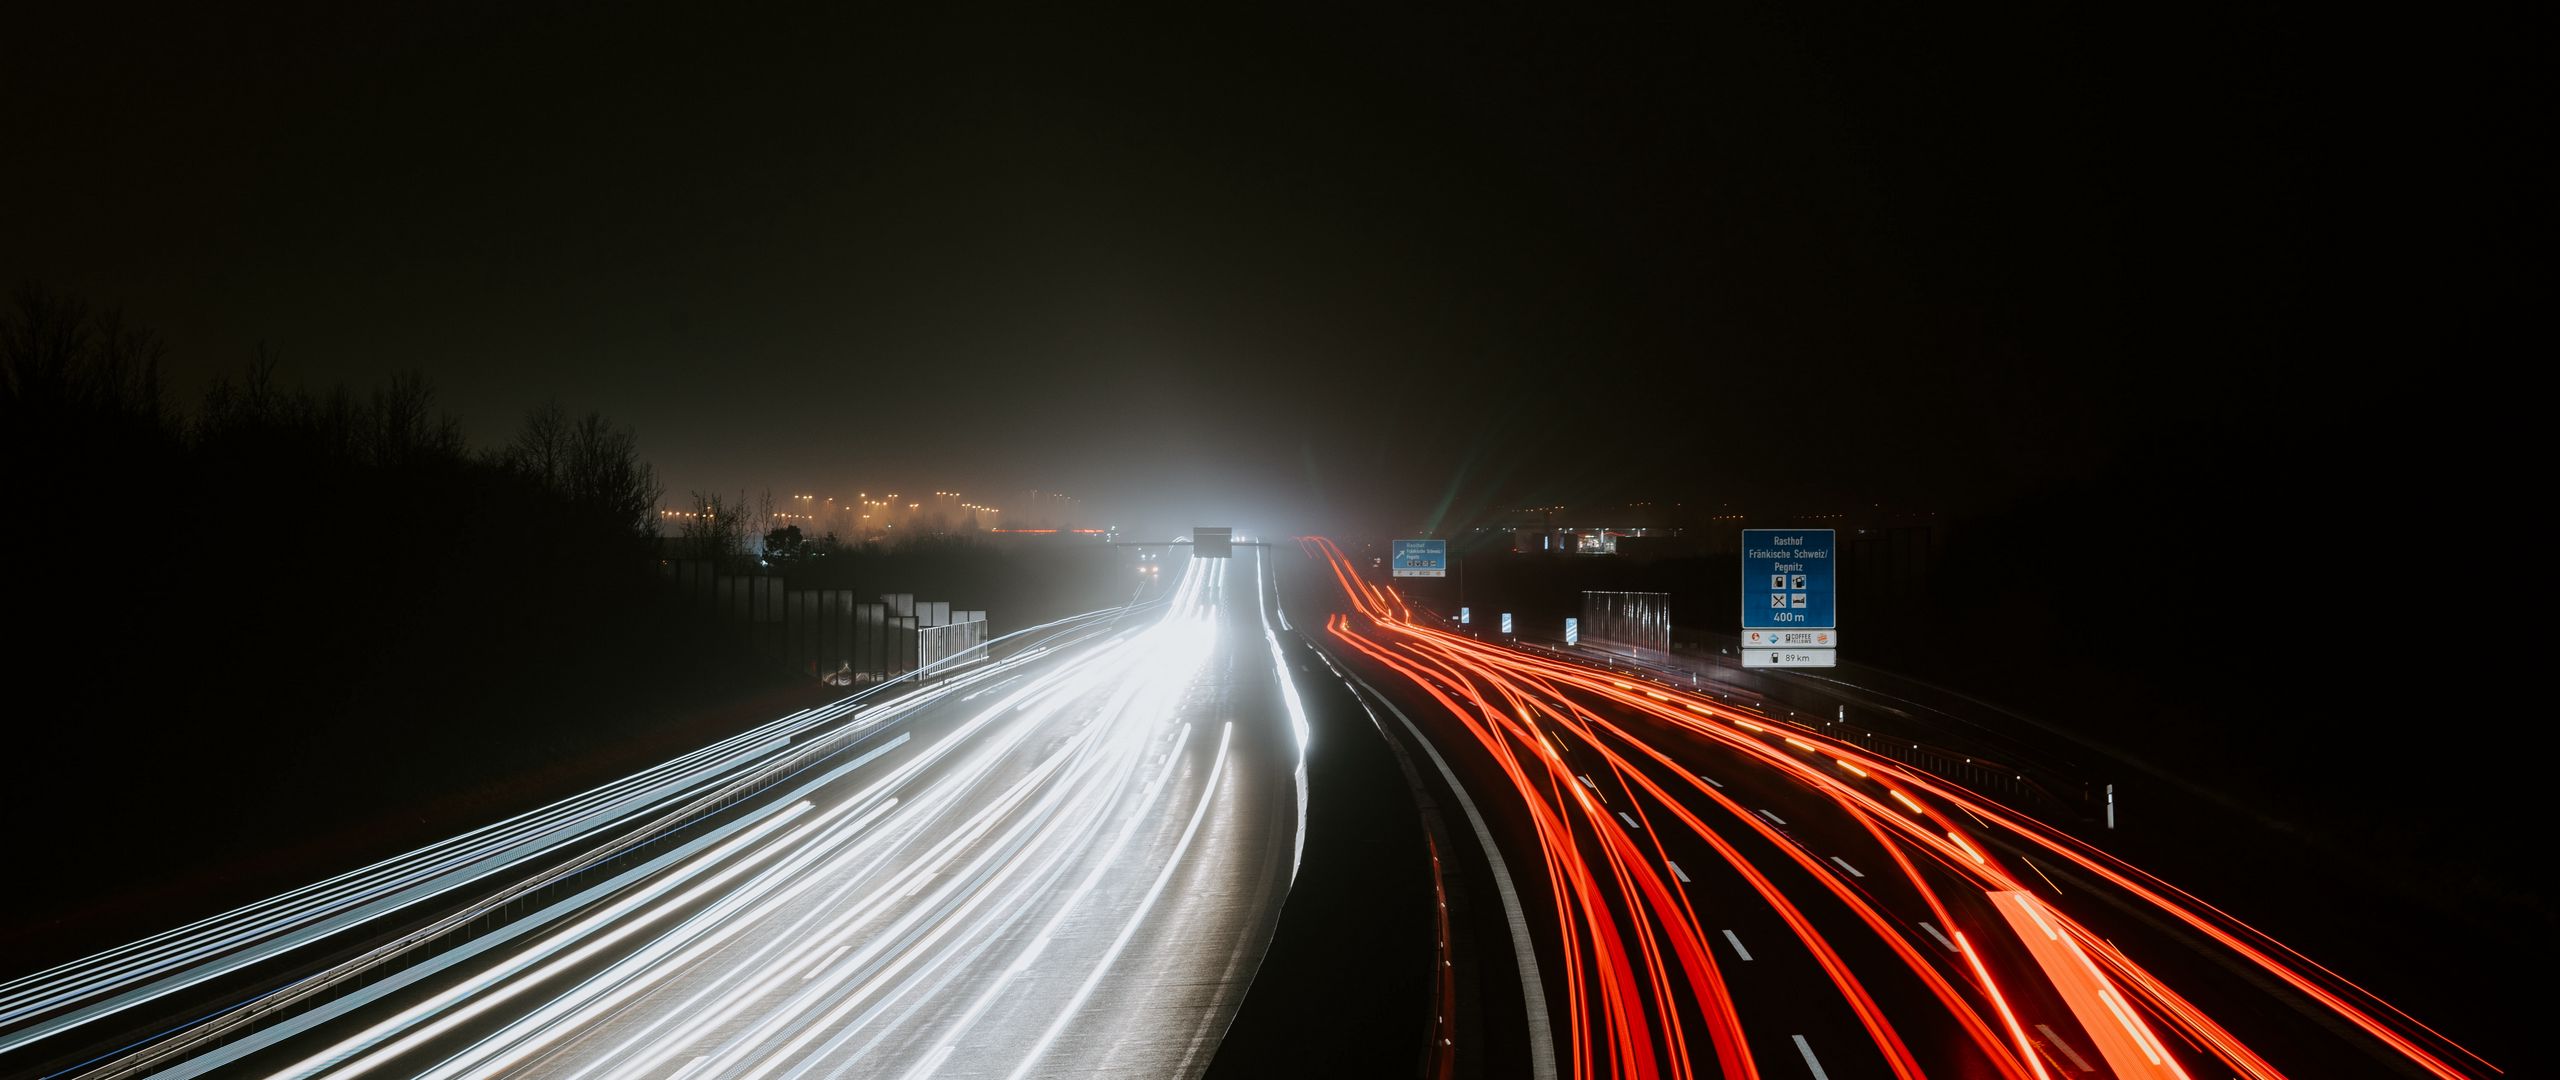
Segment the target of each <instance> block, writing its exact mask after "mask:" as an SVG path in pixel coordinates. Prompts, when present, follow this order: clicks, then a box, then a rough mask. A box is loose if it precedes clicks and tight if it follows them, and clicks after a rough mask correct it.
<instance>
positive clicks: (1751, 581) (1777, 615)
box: [1742, 529, 1840, 668]
mask: <svg viewBox="0 0 2560 1080" xmlns="http://www.w3.org/2000/svg"><path fill="white" fill-rule="evenodd" d="M1838 552H1839V532H1838V531H1837V530H1834V529H1744V530H1742V666H1744V667H1746V668H1787V667H1836V666H1838V665H1839V655H1840V653H1839V649H1840V619H1839V594H1838V581H1839V578H1838V575H1837V574H1836V573H1835V572H1834V571H1835V568H1836V566H1837V563H1838V559H1837V558H1836V556H1837V555H1838Z"/></svg>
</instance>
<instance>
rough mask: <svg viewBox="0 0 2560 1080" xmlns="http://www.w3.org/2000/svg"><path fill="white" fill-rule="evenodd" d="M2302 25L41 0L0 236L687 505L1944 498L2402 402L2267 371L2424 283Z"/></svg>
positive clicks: (178, 343)
mask: <svg viewBox="0 0 2560 1080" xmlns="http://www.w3.org/2000/svg"><path fill="white" fill-rule="evenodd" d="M47 19H50V20H58V21H53V22H46V21H43V20H47ZM2313 41H2314V39H2313V38H2312V36H2311V31H2310V30H2308V29H2307V28H2304V27H2301V26H2299V25H2297V24H2295V23H2294V22H2292V21H2290V20H2287V19H2283V18H2279V17H2276V16H2274V15H2271V14H2250V13H2230V14H2228V15H2225V16H2220V17H2218V20H2217V23H2216V26H2215V33H2214V34H2212V35H2200V34H2194V33H2191V32H2189V30H2188V29H2187V28H2185V27H2182V26H2180V25H2177V24H2175V23H2173V22H2169V21H2166V20H2163V21H2160V22H2155V23H2149V24H2140V25H2115V24H2111V23H2109V22H2107V21H2105V20H2104V19H2103V18H2101V17H2098V16H2083V15H2076V14H2070V13H2043V14H2042V15H2040V16H2039V17H2038V18H2037V19H2032V20H2022V19H2015V18H2010V17H2005V16H2003V17H1992V16H1979V17H1974V16H1964V15H1958V14H1951V13H1929V14H1925V15H1924V14H1921V13H1911V14H1908V15H1880V16H1872V17H1868V18H1864V19H1849V18H1835V17H1828V16H1821V15H1808V14H1801V13H1781V14H1777V15H1775V16H1771V17H1753V18H1744V17H1738V16H1732V15H1717V14H1710V13H1699V12H1689V13H1683V14H1678V15H1659V16H1654V17H1636V16H1629V17H1627V18H1625V19H1623V20H1605V19H1603V20H1579V19H1566V20H1562V21H1560V22H1558V23H1556V24H1554V25H1549V24H1546V23H1543V22H1540V21H1537V20H1528V19H1505V18H1492V19H1484V20H1478V21H1474V22H1470V23H1467V24H1461V25H1452V24H1447V23H1444V22H1441V21H1436V20H1419V19H1417V20H1406V19H1399V18H1394V17H1378V18H1371V19H1364V20H1363V21H1362V22H1361V23H1360V24H1358V28H1357V30H1356V32H1354V31H1352V30H1351V29H1350V28H1348V27H1344V26H1337V25H1334V24H1333V23H1332V22H1331V21H1330V20H1328V19H1326V18H1324V17H1322V16H1319V15H1294V16H1292V15H1278V16H1272V17H1269V18H1257V17H1253V16H1241V15H1240V16H1235V18H1234V22H1233V23H1232V24H1230V25H1215V26H1197V25H1194V26H1182V27H1174V26H1169V25H1158V24H1142V23H1137V22H1131V23H1127V24H1118V25H1114V24H1110V23H1108V22H1107V21H1104V20H1072V21H1070V22H1069V23H1067V24H1065V25H1040V24H1036V23H1030V22H1023V21H1006V22H1001V23H998V22H994V21H989V22H987V23H983V24H978V25H965V24H964V25H957V26H908V25H891V24H888V23H884V22H881V21H877V20H872V19H868V18H852V17H847V18H841V19H837V20H832V21H821V22H813V23H803V22H797V21H794V22H786V23H776V24H772V25H768V26H763V27H758V28H754V29H752V30H748V31H745V32H740V33H726V32H713V31H711V29H710V28H709V27H708V26H706V25H704V24H701V23H698V22H697V21H696V20H694V19H692V18H689V17H674V18H665V19H649V18H642V17H623V18H617V19H614V20H610V21H604V22H589V21H582V20H578V19H574V18H569V17H545V16H526V15H521V14H517V13H512V12H501V11H491V12H485V13H482V14H480V15H478V16H461V17H452V18H446V19H438V20H420V19H393V18H387V17H383V16H379V15H373V14H367V13H359V12H350V11H328V12H304V13H299V14H297V15H295V16H293V17H289V18H288V17H266V18H259V17H249V18H241V17H237V16H235V15H233V14H231V13H222V14H215V13H212V12H205V11H198V10H185V9H182V10H179V11H176V12H171V13H166V14H164V15H161V16H158V17H155V18H151V19H148V20H128V21H120V22H117V23H116V24H114V25H113V26H109V25H107V24H106V23H104V22H103V21H101V20H100V18H99V17H98V16H94V15H84V14H80V13H73V12H67V11H66V12H55V13H51V14H48V15H46V16H42V17H40V18H39V19H38V20H36V21H33V22H29V23H27V24H24V25H22V27H21V32H18V33H14V34H12V35H11V43H10V44H7V45H0V50H6V51H5V53H0V56H5V59H6V62H5V63H0V70H5V72H6V74H0V79H6V80H7V82H6V84H5V85H6V93H5V95H0V100H5V102H6V103H5V104H0V109H4V110H6V112H5V115H6V116H7V119H8V123H9V126H10V128H11V129H12V130H14V131H17V132H20V133H21V138H20V140H19V142H20V147H19V153H18V154H17V155H16V156H17V157H18V158H19V160H20V161H22V162H39V161H40V162H44V163H45V167H44V168H42V169H24V168H21V169H13V170H10V171H9V172H8V174H7V175H5V176H0V195H5V198H6V201H7V204H8V205H11V206H13V207H17V208H20V209H19V210H18V212H16V213H13V214H12V215H11V221H10V224H9V225H8V226H7V232H6V233H5V234H0V280H6V281H9V282H13V283H14V282H19V281H35V282H40V283H43V284H45V285H46V286H48V287H50V288H52V289H54V290H56V291H58V292H64V293H69V294H71V295H75V296H80V297H84V298H86V299H88V300H89V301H91V302H93V303H96V304H101V305H115V306H121V307H122V308H124V309H125V310H126V311H127V312H128V313H129V314H130V315H131V316H132V317H134V318H136V319H138V320H140V321H142V322H144V323H147V324H149V325H152V326H155V327H157V328H159V329H160V330H161V331H162V332H163V334H164V336H165V337H166V339H167V342H168V344H169V346H170V358H171V362H172V368H171V375H172V386H173V389H174V390H175V391H176V392H177V394H178V396H179V397H180V398H181V399H182V400H186V399H191V398H192V396H193V395H194V394H195V393H196V392H198V391H200V390H201V389H202V387H204V386H205V385H206V384H207V383H208V382H209V381H210V380H211V379H212V378H213V377H215V376H216V375H218V374H221V373H224V372H233V371H237V370H240V369H241V368H242V367H244V366H245V365H246V363H247V362H248V360H249V358H250V357H251V355H252V353H253V351H254V350H255V349H257V348H259V347H260V346H261V345H263V347H264V348H265V349H266V350H268V353H269V355H272V356H273V357H275V358H276V359H277V360H278V361H279V362H280V364H281V365H282V369H283V370H284V371H285V372H286V373H287V374H288V375H291V376H294V377H297V378H299V379H300V380H302V381H304V382H306V383H311V384H316V385H322V386H325V385H329V384H332V383H337V382H348V383H352V384H356V385H359V386H361V385H364V384H368V383H372V382H377V381H379V380H380V379H382V378H384V377H385V376H387V375H388V374H389V373H391V372H394V371H400V370H411V369H414V370H418V371H422V372H424V373H426V374H427V375H428V377H429V378H430V379H431V380H433V381H434V383H435V384H436V385H437V387H438V388H439V390H440V392H441V396H442V399H443V401H444V402H445V403H446V405H447V407H449V408H450V409H451V410H452V411H453V412H454V413H455V414H457V415H458V416H459V417H460V418H461V419H462V420H463V421H464V423H465V425H466V426H465V432H466V434H467V435H468V436H470V437H471V439H472V440H473V441H474V442H475V443H477V444H482V445H489V444H494V443H497V442H501V441H503V439H504V438H505V436H506V433H507V432H509V431H511V430H512V429H513V427H514V426H515V424H516V423H517V421H518V420H519V418H520V417H521V416H522V415H523V413H524V411H525V410H527V409H529V408H530V407H532V406H533V405H534V404H536V403H538V402H540V401H543V400H546V399H551V398H558V399H560V400H561V401H563V402H564V403H566V404H568V405H569V406H570V407H571V408H572V409H580V410H582V409H587V408H593V409H599V410H602V411H604V412H605V413H607V414H608V415H610V416H612V417H614V418H615V419H617V420H619V421H621V422H624V423H627V424H629V425H631V426H633V427H634V428H636V429H637V431H638V433H639V435H640V438H641V443H642V449H643V452H644V454H645V455H646V456H648V457H649V458H650V459H651V460H652V461H654V462H655V463H656V464H657V467H658V469H659V472H660V475H661V477H662V479H663V480H664V481H665V483H666V487H667V489H668V490H669V492H671V493H673V494H674V495H675V496H678V497H680V496H681V495H682V494H683V493H685V492H688V491H692V490H704V491H717V492H736V491H738V490H740V489H742V488H743V489H750V490H755V489H761V488H764V487H768V486H769V487H771V488H773V489H774V490H775V491H777V492H799V491H818V492H826V493H834V492H835V491H836V489H837V488H848V487H851V486H856V485H864V484H872V483H899V484H906V485H913V486H917V487H922V488H954V489H958V490H962V491H967V492H973V493H976V492H1019V491H1023V490H1027V489H1032V488H1038V489H1043V490H1053V491H1066V492H1071V493H1074V494H1076V495H1078V496H1080V497H1082V498H1085V499H1086V500H1087V501H1088V503H1089V504H1091V505H1095V506H1097V507H1112V508H1117V509H1118V510H1119V512H1120V513H1121V514H1123V515H1124V516H1129V517H1132V518H1133V519H1137V520H1139V521H1143V522H1154V523H1157V524H1159V525H1162V524H1174V525H1179V524H1183V523H1187V522H1189V521H1190V520H1192V519H1193V518H1196V517H1202V516H1224V517H1230V518H1234V519H1236V520H1237V521H1239V522H1247V523H1251V524H1258V525H1261V526H1262V527H1264V528H1286V529H1291V530H1304V531H1315V530H1321V529H1336V530H1339V529H1356V530H1362V531H1380V532H1382V531H1395V530H1402V529H1409V528H1412V527H1415V526H1417V525H1420V524H1423V523H1425V522H1426V521H1427V520H1429V519H1430V518H1432V517H1433V516H1434V515H1435V514H1437V513H1440V512H1439V511H1437V510H1436V509H1435V508H1437V507H1439V506H1441V505H1442V504H1443V503H1444V502H1447V503H1449V504H1451V507H1452V511H1459V510H1463V509H1464V508H1465V507H1467V506H1468V505H1470V504H1473V505H1478V506H1494V505H1499V504H1501V503H1504V502H1521V503H1534V502H1544V501H1558V500H1566V499H1583V500H1603V501H1605V500H1611V499H1633V498H1659V499H1698V500H1707V501H1716V502H1731V503H1736V504H1741V505H1748V506H1755V507H1769V508H1772V509H1774V510H1777V511H1778V512H1781V513H1800V512H1808V511H1812V510H1815V509H1818V508H1822V507H1830V506H1839V505H1847V504H1861V505H1863V504H1868V503H1875V502H1882V503H1886V504H1889V505H1896V506H1904V507H1911V508H1929V509H1943V510H1947V511H1950V512H1960V511H1966V510H1973V509H1980V508H1996V507H1999V506H2002V505H2005V504H2007V503H2009V502H2011V501H2013V500H2015V499H2016V498H2018V497H2020V496H2021V495H2023V494H2025V493H2028V492H2031V491H2033V490H2035V489H2037V488H2038V487H2040V486H2043V485H2047V484H2050V483H2052V482H2054V481H2056V480H2057V479H2065V478H2070V477H2075V476H2080V475H2085V474H2086V473H2088V472H2089V471H2091V470H2092V469H2095V468H2098V467H2101V466H2103V465H2104V464H2105V463H2107V462H2109V461H2113V460H2117V459H2119V458H2122V457H2124V456H2125V455H2127V454H2138V453H2142V452H2144V450H2143V448H2144V447H2145V446H2148V445H2151V444H2153V443H2156V442H2158V441H2161V440H2163V439H2187V440H2194V439H2203V440H2206V441H2208V442H2210V441H2215V440H2225V439H2229V440H2234V447H2235V451H2236V452H2240V453H2254V452H2255V450H2256V447H2257V446H2258V445H2259V444H2261V443H2264V442H2269V441H2275V439H2277V438H2282V437H2291V436H2293V435H2294V434H2296V433H2298V434H2299V436H2300V437H2301V438H2303V439H2307V440H2310V441H2313V442H2315V443H2318V444H2323V445H2326V446H2328V447H2329V448H2330V449H2332V450H2333V451H2335V452H2339V453H2347V454H2357V453H2361V452H2362V451H2361V449H2360V447H2359V445H2358V443H2357V442H2356V441H2355V440H2354V439H2353V438H2352V437H2351V436H2349V435H2346V434H2342V432H2341V430H2339V429H2340V428H2342V427H2344V428H2348V429H2350V430H2351V428H2352V425H2351V424H2339V423H2338V422H2337V421H2338V420H2339V419H2340V418H2344V417H2352V416H2355V415H2357V414H2360V413H2363V412H2366V411H2368V410H2381V409H2385V408H2387V406H2388V404H2389V402H2388V399H2387V396H2384V395H2374V394H2371V393H2370V392H2369V391H2367V390H2366V389H2364V388H2357V387H2351V386H2328V387H2306V386H2303V385H2300V384H2298V383H2295V382H2292V381H2290V380H2289V379H2288V374H2289V373H2290V372H2291V371H2294V370H2296V369H2297V366H2298V365H2301V364H2305V363H2314V364H2316V363H2320V362H2322V361H2321V358H2322V357H2324V356H2327V355H2330V353H2331V351H2332V350H2334V349H2338V348H2341V347H2346V346H2356V347H2359V348H2374V347H2381V346H2383V345H2385V344H2386V343H2387V342H2389V341H2390V340H2391V339H2392V338H2393V337H2394V336H2395V335H2397V334H2399V333H2400V332H2401V330H2402V328H2404V327H2405V328H2410V329H2416V326H2415V323H2416V322H2417V321H2419V320H2414V319H2411V318H2409V317H2408V315H2406V314H2402V313H2397V312H2391V311H2384V310H2381V309H2377V308H2372V307H2370V306H2369V305H2368V303H2367V300H2368V297H2367V293H2368V292H2369V291H2370V290H2371V289H2372V288H2373V287H2374V283H2372V282H2370V281H2367V280H2364V279H2363V278H2362V277H2361V276H2360V275H2357V274H2354V273H2351V272H2345V271H2343V270H2342V268H2341V267H2340V266H2338V265H2337V263H2336V260H2335V258H2334V256H2335V255H2337V254H2350V253H2355V252H2359V251H2361V252H2367V253H2372V252H2376V251H2378V250H2384V249H2377V248H2375V247H2374V245H2376V244H2380V245H2391V246H2394V247H2396V246H2398V245H2402V244H2423V243H2425V242H2426V241H2424V240H2423V239H2422V238H2421V237H2420V236H2419V235H2418V234H2412V233H2407V232H2405V231H2398V230H2392V229H2385V230H2383V231H2381V232H2379V233H2376V234H2374V235H2371V236H2368V237H2361V238H2350V237H2348V236H2346V235H2343V234H2338V233H2336V232H2334V231H2333V230H2332V227H2331V226H2332V223H2333V219H2334V216H2335V215H2338V214H2340V213H2347V212H2352V211H2354V209H2355V208H2356V207H2357V206H2358V205H2359V204H2360V201H2361V200H2362V199H2363V198H2364V197H2365V196H2366V195H2367V193H2368V190H2367V189H2368V188H2378V187H2382V186H2386V185H2388V184H2389V183H2390V182H2391V180H2392V179H2393V177H2392V176H2390V175H2388V174H2385V175H2376V174H2375V173H2374V172H2373V170H2371V169H2369V168H2368V169H2363V170H2356V171H2353V172H2349V171H2343V170H2337V169H2335V168H2334V166H2335V165H2336V164H2337V163H2336V162H2334V161H2332V160H2331V159H2332V156H2333V151H2334V150H2335V146H2334V144H2333V143H2332V141H2331V138H2330V136H2331V135H2332V134H2333V133H2334V131H2335V128H2336V124H2337V123H2338V122H2339V121H2340V117H2339V116H2337V115H2335V114H2334V113H2333V111H2332V109H2331V108H2330V106H2331V104H2332V103H2330V102H2326V101H2324V100H2323V99H2322V97H2321V96H2320V95H2321V93H2323V90H2324V88H2326V89H2336V87H2335V86H2332V85H2331V84H2328V83H2326V82H2324V78H2325V77H2326V76H2327V75H2328V74H2330V72H2329V71H2328V70H2327V69H2326V68H2325V67H2323V66H2322V65H2321V64H2319V63H2317V62H2315V56H2314V54H2315V53H2316V50H2315V49H2314V48H2313ZM2452 212H2454V213H2457V214H2458V213H2463V212H2465V211H2464V210H2463V209H2462V208H2460V207H2454V208H2452ZM2395 233H2396V234H2395ZM2458 272H2459V271H2458ZM2404 287H2408V288H2414V289H2416V290H2421V291H2424V290H2428V289H2430V288H2431V286H2429V285H2426V284H2422V283H2410V284H2408V285H2405V286H2404ZM2370 318H2380V319H2381V320H2382V321H2381V323H2380V324H2379V325H2369V324H2367V320H2368V319H2370ZM1355 489H1356V490H1355Z"/></svg>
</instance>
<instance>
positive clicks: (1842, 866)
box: [1831, 855, 1867, 877]
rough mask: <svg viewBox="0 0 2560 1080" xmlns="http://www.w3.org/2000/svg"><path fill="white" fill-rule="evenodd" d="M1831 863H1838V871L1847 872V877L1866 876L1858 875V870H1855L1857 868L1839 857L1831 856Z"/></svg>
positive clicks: (1863, 875)
mask: <svg viewBox="0 0 2560 1080" xmlns="http://www.w3.org/2000/svg"><path fill="white" fill-rule="evenodd" d="M1831 861H1832V862H1836V863H1839V864H1840V869H1843V870H1846V871H1848V872H1849V876H1850V877H1865V876H1867V875H1865V874H1861V873H1859V872H1858V868H1857V867H1854V866H1851V865H1849V860H1847V859H1843V858H1841V857H1840V856H1837V855H1834V856H1832V857H1831Z"/></svg>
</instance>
